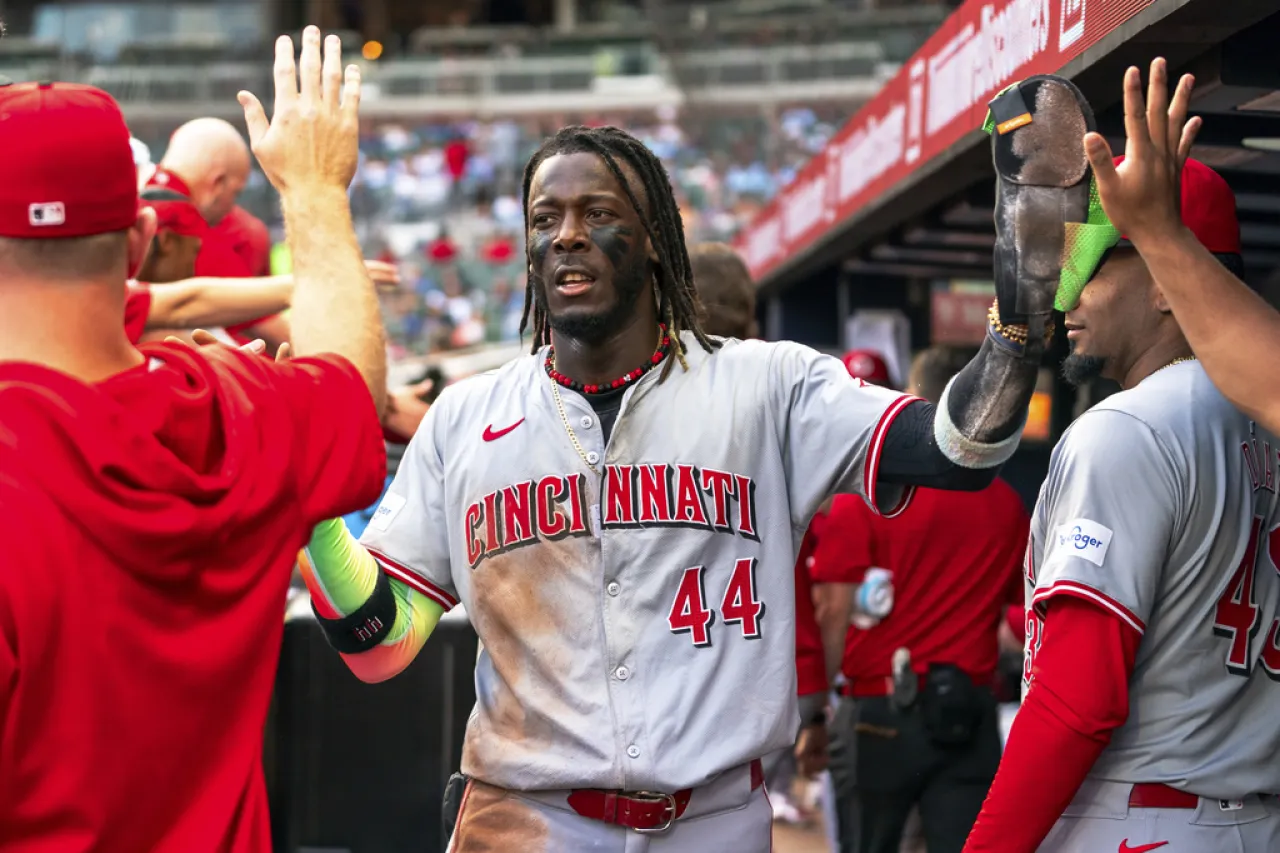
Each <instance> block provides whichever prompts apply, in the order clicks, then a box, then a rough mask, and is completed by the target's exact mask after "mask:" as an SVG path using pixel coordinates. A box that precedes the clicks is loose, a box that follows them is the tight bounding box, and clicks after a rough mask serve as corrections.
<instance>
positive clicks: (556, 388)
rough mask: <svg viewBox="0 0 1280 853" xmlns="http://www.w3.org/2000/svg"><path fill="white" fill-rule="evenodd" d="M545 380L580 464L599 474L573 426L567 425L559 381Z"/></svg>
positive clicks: (549, 378)
mask: <svg viewBox="0 0 1280 853" xmlns="http://www.w3.org/2000/svg"><path fill="white" fill-rule="evenodd" d="M547 381H548V382H550V383H551V396H552V397H555V398H556V408H557V409H558V410H559V411H560V422H561V423H562V424H564V431H565V432H567V433H568V434H569V441H571V442H572V443H573V449H574V450H576V451H578V456H580V457H582V464H583V465H586V466H587V467H588V468H590V469H591V472H592V473H593V474H599V473H600V469H599V468H597V467H596V466H594V465H592V464H591V462H590V461H589V460H588V459H587V454H586V453H584V452H583V450H582V445H581V444H579V443H578V436H577V435H576V434H575V433H574V431H573V427H571V426H569V416H568V415H566V414H565V413H564V402H563V401H562V400H561V399H560V383H559V382H557V381H555V380H554V379H552V378H551V377H550V376H548V377H547Z"/></svg>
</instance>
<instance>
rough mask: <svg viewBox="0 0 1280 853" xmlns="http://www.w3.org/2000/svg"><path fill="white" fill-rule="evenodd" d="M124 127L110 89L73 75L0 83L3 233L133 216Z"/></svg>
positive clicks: (78, 233)
mask: <svg viewBox="0 0 1280 853" xmlns="http://www.w3.org/2000/svg"><path fill="white" fill-rule="evenodd" d="M129 139H130V136H129V129H128V127H127V126H126V125H125V122H124V116H123V115H122V114H121V112H120V107H119V105H117V104H116V102H115V100H113V99H112V97H111V96H110V95H108V94H107V93H106V92H104V91H102V90H101V89H95V88H94V87H92V86H82V85H79V84H76V83H15V84H11V85H8V86H3V87H0V151H3V152H4V156H3V157H0V237H20V238H34V239H42V238H60V237H89V236H92V235H94V234H106V233H109V232H112V231H124V230H125V229H127V228H129V227H131V226H132V225H133V224H134V223H135V222H136V221H137V219H138V179H137V172H136V170H135V168H134V165H133V147H132V146H131V145H130V144H129Z"/></svg>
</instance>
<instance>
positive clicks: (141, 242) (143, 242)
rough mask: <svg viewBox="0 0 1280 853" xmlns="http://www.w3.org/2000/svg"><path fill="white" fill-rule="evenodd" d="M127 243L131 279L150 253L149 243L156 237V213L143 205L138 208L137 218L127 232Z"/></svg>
mask: <svg viewBox="0 0 1280 853" xmlns="http://www.w3.org/2000/svg"><path fill="white" fill-rule="evenodd" d="M127 235H128V242H129V277H130V278H133V277H134V276H136V275H137V274H138V270H140V269H142V265H143V263H145V262H146V260H147V255H148V254H150V252H151V241H152V239H153V238H154V237H155V236H156V212H155V210H153V209H152V208H150V207H147V206H146V205H143V206H142V207H139V208H138V218H137V219H136V220H134V223H133V227H131V228H130V229H129V230H128V232H127Z"/></svg>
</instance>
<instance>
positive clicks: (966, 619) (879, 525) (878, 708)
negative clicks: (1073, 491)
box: [813, 348, 1029, 853]
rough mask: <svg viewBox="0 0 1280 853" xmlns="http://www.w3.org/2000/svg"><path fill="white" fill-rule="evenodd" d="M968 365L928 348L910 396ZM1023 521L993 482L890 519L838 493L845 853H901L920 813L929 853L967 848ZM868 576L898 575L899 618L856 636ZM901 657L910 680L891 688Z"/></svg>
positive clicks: (831, 525)
mask: <svg viewBox="0 0 1280 853" xmlns="http://www.w3.org/2000/svg"><path fill="white" fill-rule="evenodd" d="M952 356H955V357H952ZM848 361H849V359H846V363H848ZM966 361H967V359H965V358H962V357H959V354H958V353H953V352H951V351H949V350H947V349H944V348H935V349H931V350H927V351H925V352H924V353H922V354H921V355H920V356H918V357H917V358H916V361H915V363H914V364H913V365H912V370H911V386H912V387H911V392H912V393H915V394H917V395H919V396H921V397H924V398H926V399H937V398H938V397H939V396H941V393H942V390H943V388H944V387H945V386H946V382H947V380H948V379H950V378H951V376H952V375H953V374H954V373H955V372H957V371H958V370H959V369H960V368H961V367H963V365H964V364H965V362H966ZM1028 523H1029V519H1028V515H1027V511H1026V508H1025V507H1024V505H1023V503H1022V499H1021V498H1019V497H1018V495H1017V493H1016V492H1014V490H1013V489H1012V488H1010V487H1009V485H1008V484H1007V483H1005V482H1004V481H1003V480H999V479H997V480H996V481H995V482H993V483H992V484H991V485H990V486H988V487H987V488H986V489H984V490H982V491H980V492H942V491H938V490H935V489H920V490H918V491H917V493H916V496H915V498H914V500H913V501H912V504H911V506H910V507H908V508H907V510H906V511H904V512H903V513H902V514H901V515H899V516H896V517H894V518H891V519H886V518H879V517H874V516H873V515H872V514H871V513H869V512H867V511H866V505H865V504H864V503H863V502H862V501H860V500H856V499H853V497H852V496H849V495H837V496H836V498H835V501H834V503H833V505H832V508H831V512H830V514H829V516H828V517H827V519H826V522H825V524H824V526H823V530H822V535H821V536H820V537H819V539H818V548H817V551H816V553H815V555H814V567H813V579H814V582H815V583H816V584H817V585H818V592H819V596H818V602H819V612H818V620H819V624H820V625H822V627H823V633H824V639H825V640H826V642H827V646H828V650H827V651H828V667H829V669H830V670H834V669H835V668H836V667H837V666H839V668H840V669H841V670H842V671H843V674H844V677H845V682H846V683H845V686H844V688H843V691H844V694H845V697H846V698H845V699H844V700H843V701H842V702H841V706H840V708H839V709H838V711H837V714H836V719H835V720H834V722H833V748H832V759H831V760H832V780H833V782H834V784H835V785H836V794H837V800H838V811H839V817H840V820H839V823H840V836H841V849H842V850H846V851H849V850H858V851H861V853H897V851H898V849H899V846H900V845H901V843H902V840H903V832H904V827H905V826H906V824H907V821H908V817H909V815H910V814H911V812H912V810H913V808H914V807H917V806H918V808H919V812H920V819H921V825H922V829H923V832H924V836H925V839H926V841H927V848H928V850H929V851H930V853H945V851H959V850H960V849H961V847H962V846H963V845H964V840H965V836H966V835H967V834H968V832H969V828H970V827H971V826H972V825H973V822H974V820H975V819H976V818H977V815H978V811H979V809H980V808H981V806H982V800H983V798H984V797H985V796H986V791H987V787H988V786H989V785H990V783H991V779H992V778H993V777H994V776H995V772H996V767H997V765H998V763H999V761H1000V735H999V728H998V725H997V715H996V703H995V697H994V695H993V694H992V692H991V691H990V689H989V688H990V685H991V683H992V680H993V677H994V674H995V669H996V663H997V659H998V649H997V629H998V626H999V624H1000V622H1001V620H1002V618H1003V615H1004V610H1005V606H1006V604H1007V603H1008V602H1010V601H1014V600H1021V597H1022V587H1021V576H1020V573H1019V566H1020V564H1021V557H1022V550H1023V546H1024V544H1025V542H1026V535H1027V526H1028ZM873 567H875V568H877V569H879V570H880V571H884V572H888V573H890V574H891V577H892V581H891V583H892V589H893V599H894V601H893V603H892V607H891V609H889V611H888V613H887V614H885V613H884V612H883V611H882V612H880V613H878V614H877V615H879V616H880V617H882V618H881V619H880V621H879V622H874V623H873V622H868V623H865V624H867V625H868V626H869V627H867V628H866V629H860V628H850V627H849V617H850V613H851V611H852V610H853V608H854V598H855V590H856V589H857V586H858V585H859V584H862V583H863V582H864V578H866V576H867V574H868V570H869V569H872V568H873ZM871 583H872V582H871V581H868V585H869V586H870V585H871ZM858 598H859V600H860V601H863V600H864V599H863V597H862V596H858ZM902 649H905V650H907V652H908V653H909V656H910V659H909V665H910V669H908V670H906V671H905V678H904V677H903V676H902V675H899V676H898V678H896V679H895V677H894V675H895V669H896V668H897V667H896V665H895V658H896V657H897V656H898V654H899V653H900V650H902ZM855 721H856V730H855V728H854V723H855Z"/></svg>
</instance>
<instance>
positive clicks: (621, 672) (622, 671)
mask: <svg viewBox="0 0 1280 853" xmlns="http://www.w3.org/2000/svg"><path fill="white" fill-rule="evenodd" d="M613 674H614V675H616V676H618V680H619V681H626V680H627V679H628V678H630V677H631V670H629V669H627V668H626V667H625V666H620V667H618V668H617V669H615V670H614V671H613Z"/></svg>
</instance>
